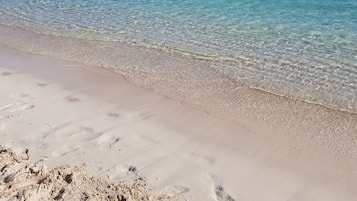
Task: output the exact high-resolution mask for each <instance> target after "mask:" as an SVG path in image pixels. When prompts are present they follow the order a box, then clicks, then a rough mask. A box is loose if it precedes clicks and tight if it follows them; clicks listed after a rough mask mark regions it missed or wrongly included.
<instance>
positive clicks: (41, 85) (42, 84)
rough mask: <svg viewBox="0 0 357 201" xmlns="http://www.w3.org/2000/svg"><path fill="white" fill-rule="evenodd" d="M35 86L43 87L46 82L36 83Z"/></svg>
mask: <svg viewBox="0 0 357 201" xmlns="http://www.w3.org/2000/svg"><path fill="white" fill-rule="evenodd" d="M37 86H39V87H45V86H47V84H45V83H38V84H37Z"/></svg>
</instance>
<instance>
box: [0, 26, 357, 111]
mask: <svg viewBox="0 0 357 201" xmlns="http://www.w3.org/2000/svg"><path fill="white" fill-rule="evenodd" d="M0 34H1V36H2V37H1V38H3V39H2V40H1V39H0V42H1V43H3V44H5V45H8V46H9V47H15V48H17V49H20V50H23V51H28V52H33V53H39V54H44V55H50V56H55V57H59V58H62V59H65V60H71V61H76V62H79V63H83V64H87V65H91V66H100V67H105V68H109V69H112V70H113V71H115V72H117V73H120V74H122V75H124V76H129V75H127V73H128V72H131V73H134V74H135V71H136V72H137V73H138V74H140V73H143V72H144V71H145V72H146V73H148V74H150V76H155V75H153V74H154V73H160V72H161V73H163V72H165V70H166V69H165V68H175V69H176V71H175V73H178V74H180V73H182V74H185V73H188V72H180V71H181V70H182V67H181V65H182V64H180V62H176V63H175V62H170V61H169V60H170V59H172V60H173V61H175V60H177V61H179V60H180V61H184V62H182V63H187V64H191V65H194V66H195V65H197V64H199V65H200V64H201V65H204V67H203V68H202V71H201V72H197V70H196V69H192V72H195V73H198V74H200V73H202V72H203V73H207V74H209V73H212V72H214V74H215V75H216V76H217V79H219V78H223V79H228V80H230V81H231V82H234V83H235V84H237V85H239V86H245V87H249V88H251V89H256V90H260V91H262V92H264V93H270V94H274V95H277V96H281V97H285V98H289V99H292V100H298V101H304V102H307V103H311V104H317V105H321V106H324V107H327V108H330V109H334V110H338V111H342V112H347V113H351V114H357V105H349V103H347V102H346V103H345V102H336V101H337V100H329V101H327V100H326V99H323V98H321V99H319V98H318V97H319V96H320V97H321V96H325V95H326V94H320V95H319V94H316V92H312V93H314V94H313V95H310V94H307V93H306V91H305V90H301V91H299V89H296V90H295V91H294V92H293V94H292V91H289V90H281V86H274V85H273V83H271V82H269V80H264V79H263V78H262V79H261V80H260V82H259V83H257V81H256V79H251V77H250V75H247V74H246V73H245V72H240V71H239V68H238V69H237V68H235V67H236V65H242V63H244V64H245V65H253V64H254V62H251V61H249V58H248V59H247V58H245V59H241V62H242V63H240V64H238V63H237V62H238V61H237V60H232V59H230V58H229V57H227V58H223V57H216V56H214V55H209V54H200V53H195V52H187V51H184V50H181V49H178V48H172V47H166V46H155V45H153V44H150V45H148V44H145V43H133V42H132V43H127V42H120V41H100V40H86V39H81V38H73V37H63V36H54V35H46V34H43V33H37V32H34V31H32V30H26V29H24V28H22V27H15V26H8V25H4V24H1V23H0ZM26 35H28V36H26ZM7 37H8V39H6V38H7ZM9 37H10V38H9ZM27 37H31V38H32V39H30V40H33V38H36V39H37V40H39V42H38V44H42V46H41V47H37V48H35V47H36V44H34V41H33V42H32V43H31V41H29V40H28V38H27ZM26 38H27V39H26ZM51 41H52V42H51ZM54 41H57V42H58V43H61V42H62V41H76V42H77V43H78V44H80V45H82V46H83V45H87V46H88V47H83V48H85V49H81V48H80V46H77V48H78V49H77V54H72V53H68V52H67V51H65V50H64V49H65V48H72V47H70V45H69V46H68V47H62V49H58V47H59V46H58V45H60V44H52V45H53V46H51V45H49V43H55V42H54ZM47 43H48V44H47ZM38 44H37V46H38ZM56 45H57V47H55V46H56ZM91 48H92V50H89V49H91ZM128 49H130V51H129V50H128ZM90 51H92V53H91V52H90ZM124 51H128V52H131V53H133V54H132V55H137V57H140V56H138V54H136V53H135V52H138V53H139V54H143V55H142V56H144V55H145V57H146V58H148V59H151V61H147V60H146V61H142V62H140V61H137V60H136V61H135V60H133V59H130V58H129V57H131V56H129V53H128V54H126V53H124ZM80 52H82V53H80ZM123 53H124V54H125V55H126V57H128V58H122V59H121V60H120V61H119V60H117V59H116V58H117V57H120V56H121V55H122V54H123ZM86 54H88V55H91V54H96V55H95V56H96V57H95V59H96V60H94V59H93V57H89V56H88V55H86ZM75 55H76V56H75ZM157 55H160V56H159V57H160V58H159V59H158V58H156V56H157ZM141 58H142V57H141ZM157 59H158V60H157ZM153 60H157V61H153ZM165 60H167V61H165ZM158 61H160V62H162V63H158ZM144 62H148V63H147V64H144ZM136 63H140V67H136V68H135V66H136V65H137V64H136ZM167 63H169V65H171V66H168V65H167ZM282 65H284V64H282ZM222 66H224V68H222ZM186 70H187V71H191V69H188V68H187V69H186ZM206 71H208V72H206ZM252 73H254V72H252ZM203 75H204V74H203ZM131 76H132V77H131V79H132V80H133V81H134V82H135V83H136V84H139V85H142V83H141V84H140V83H138V80H137V79H135V78H134V77H135V75H133V74H131ZM254 80H255V81H254ZM186 81H188V79H186ZM206 81H207V82H208V81H209V78H207V80H206ZM139 82H140V81H139ZM267 82H269V83H267ZM264 83H265V84H264ZM292 85H293V84H292ZM181 87H184V86H181ZM274 87H276V88H280V89H279V90H276V89H275V88H274ZM334 101H335V102H334Z"/></svg>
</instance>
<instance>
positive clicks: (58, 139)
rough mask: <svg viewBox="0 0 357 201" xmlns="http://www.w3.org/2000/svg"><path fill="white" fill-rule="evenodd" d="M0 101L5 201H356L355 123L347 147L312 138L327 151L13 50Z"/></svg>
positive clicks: (1, 74)
mask: <svg viewBox="0 0 357 201" xmlns="http://www.w3.org/2000/svg"><path fill="white" fill-rule="evenodd" d="M0 97H1V98H0V145H1V146H2V148H1V151H0V159H1V161H0V165H1V166H0V169H1V172H0V178H1V179H2V181H1V182H0V200H52V199H54V200H124V197H125V196H126V197H125V199H127V200H141V199H144V200H193V201H210V200H212V201H213V200H216V201H225V200H227V201H232V200H235V201H262V200H264V201H355V200H356V198H357V160H356V155H357V153H356V152H355V149H353V147H354V146H353V145H354V144H355V142H356V133H354V131H356V130H354V128H355V127H356V125H353V123H357V122H356V121H355V120H356V117H355V116H352V117H350V118H349V122H350V123H349V124H348V125H350V127H349V128H346V127H345V128H344V129H346V130H348V132H345V133H347V134H346V135H341V136H333V137H331V136H329V135H327V136H324V135H322V134H321V133H320V134H318V133H316V136H317V138H321V139H320V140H321V143H322V145H321V147H320V146H316V143H315V142H316V139H313V137H311V136H313V135H312V134H311V133H308V132H307V133H306V135H305V134H304V133H303V132H299V131H298V129H297V127H294V128H293V130H295V131H296V133H295V135H290V134H289V135H281V134H279V133H277V132H275V130H274V129H272V128H271V127H269V126H266V125H264V124H261V123H260V121H256V122H255V121H252V118H247V120H246V121H242V122H237V121H235V122H232V121H229V120H225V119H223V118H218V117H215V116H213V115H210V114H208V113H207V112H204V111H202V110H199V109H195V108H192V107H189V106H187V105H184V104H181V103H180V102H178V101H174V100H172V99H169V98H168V97H165V96H162V95H159V94H156V93H154V92H152V91H150V90H149V89H144V88H140V87H138V86H135V85H133V84H132V83H130V82H128V81H127V80H126V79H125V78H123V77H122V76H120V75H119V74H116V73H113V72H110V71H108V70H105V69H101V68H96V67H89V66H84V65H82V64H78V63H73V62H69V61H64V60H60V59H56V58H53V57H49V56H41V55H35V54H30V53H25V52H21V51H17V50H13V49H7V48H1V49H0ZM298 104H307V103H297V104H296V105H298ZM262 110H264V108H263V109H262ZM242 111H243V112H244V110H242ZM282 111H284V110H282ZM292 111H294V110H292ZM321 114H322V113H321ZM321 114H320V115H321ZM333 114H335V113H333ZM252 115H254V114H252ZM289 115H290V117H289V116H288V117H286V118H290V119H293V116H291V115H293V112H292V114H289ZM242 116H243V117H244V116H248V117H252V116H250V115H248V114H246V115H244V114H243V115H242ZM271 116H272V117H274V115H271ZM296 116H297V117H299V118H300V117H301V114H296ZM340 116H343V114H339V117H340ZM307 117H309V116H307ZM323 117H325V118H326V119H327V118H328V116H327V115H326V116H323ZM322 119H323V118H322ZM311 121H316V119H311ZM267 122H269V119H267ZM326 122H327V121H326ZM351 122H352V123H351ZM305 123H306V122H305ZM292 125H294V124H292ZM321 125H325V124H321ZM300 126H301V127H304V124H300ZM282 127H284V126H282ZM338 128H339V127H338V126H335V125H334V124H331V129H329V128H327V127H326V128H323V129H321V130H322V131H325V130H328V131H329V132H331V133H333V132H336V133H339V132H341V131H340V130H337V129H338ZM333 129H336V131H335V130H333ZM310 130H313V129H310ZM315 130H316V129H315ZM317 130H318V129H317ZM342 130H343V129H342ZM283 131H284V130H282V131H281V132H283ZM291 136H297V137H296V138H293V137H291ZM346 136H347V137H346ZM337 138H338V140H336V141H332V140H333V139H337ZM326 144H327V145H330V146H329V147H334V148H335V147H337V148H336V149H328V148H326V147H328V146H325V145H326ZM351 147H352V148H351ZM8 149H11V150H13V152H12V151H10V150H8ZM341 153H343V154H341ZM38 164H40V165H38ZM32 167H34V168H32ZM58 174H60V175H62V176H61V177H60V178H62V180H61V179H59V180H61V181H57V182H56V178H57V180H58V178H59V177H58ZM68 175H73V178H74V179H73V182H68V181H67V180H68V177H67V176H68ZM9 176H10V177H9ZM70 177H71V178H72V176H70ZM6 178H7V179H6ZM9 178H15V179H9ZM44 178H52V179H53V180H55V182H52V183H51V182H49V181H47V180H46V181H43V182H40V183H39V181H42V180H43V179H44ZM66 178H67V179H66ZM138 178H141V179H139V180H140V181H142V182H141V183H140V182H139V183H135V181H138ZM70 180H71V181H72V179H70ZM9 185H11V186H12V188H14V189H11V190H9ZM135 185H136V186H135ZM105 186H108V188H109V190H107V191H105V190H103V189H105ZM128 186H129V187H131V188H129V189H134V190H135V192H139V193H138V194H140V196H142V197H140V196H137V197H135V196H133V194H135V193H132V192H131V191H130V190H128V188H127V187H128ZM133 186H134V187H133ZM98 188H99V190H98ZM102 188H103V189H102ZM38 189H41V190H38ZM113 189H114V190H113ZM125 189H126V191H125ZM84 193H85V194H84ZM101 196H102V197H101ZM120 196H123V197H120Z"/></svg>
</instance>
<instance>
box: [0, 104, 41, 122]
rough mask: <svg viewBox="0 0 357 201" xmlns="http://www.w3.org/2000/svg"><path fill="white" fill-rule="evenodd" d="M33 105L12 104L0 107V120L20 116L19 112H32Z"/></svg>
mask: <svg viewBox="0 0 357 201" xmlns="http://www.w3.org/2000/svg"><path fill="white" fill-rule="evenodd" d="M33 108H35V105H32V104H27V103H13V104H8V105H4V106H1V107H0V118H6V119H10V118H12V117H14V116H20V115H21V112H23V111H26V110H32V109H33Z"/></svg>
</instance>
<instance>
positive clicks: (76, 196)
mask: <svg viewBox="0 0 357 201" xmlns="http://www.w3.org/2000/svg"><path fill="white" fill-rule="evenodd" d="M132 174H133V179H132V180H131V181H121V182H116V183H114V182H108V181H105V180H104V179H100V178H96V177H93V176H90V175H89V174H88V172H87V171H86V169H85V167H84V166H68V165H67V166H60V167H56V168H52V169H47V168H46V167H45V166H44V164H43V161H37V162H35V163H33V162H30V161H29V157H28V155H27V154H26V153H24V156H22V157H21V156H18V155H16V154H15V153H14V152H13V151H11V150H9V149H5V148H3V147H0V200H13V201H15V200H18V201H21V200H27V201H31V200H33V201H35V200H73V201H74V200H76V201H79V200H81V201H87V200H88V201H89V200H113V201H114V200H117V201H130V200H178V198H177V197H176V196H170V195H156V196H154V195H152V192H151V190H150V189H149V187H148V185H147V183H146V181H145V179H144V178H142V177H140V176H138V175H135V172H132Z"/></svg>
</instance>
